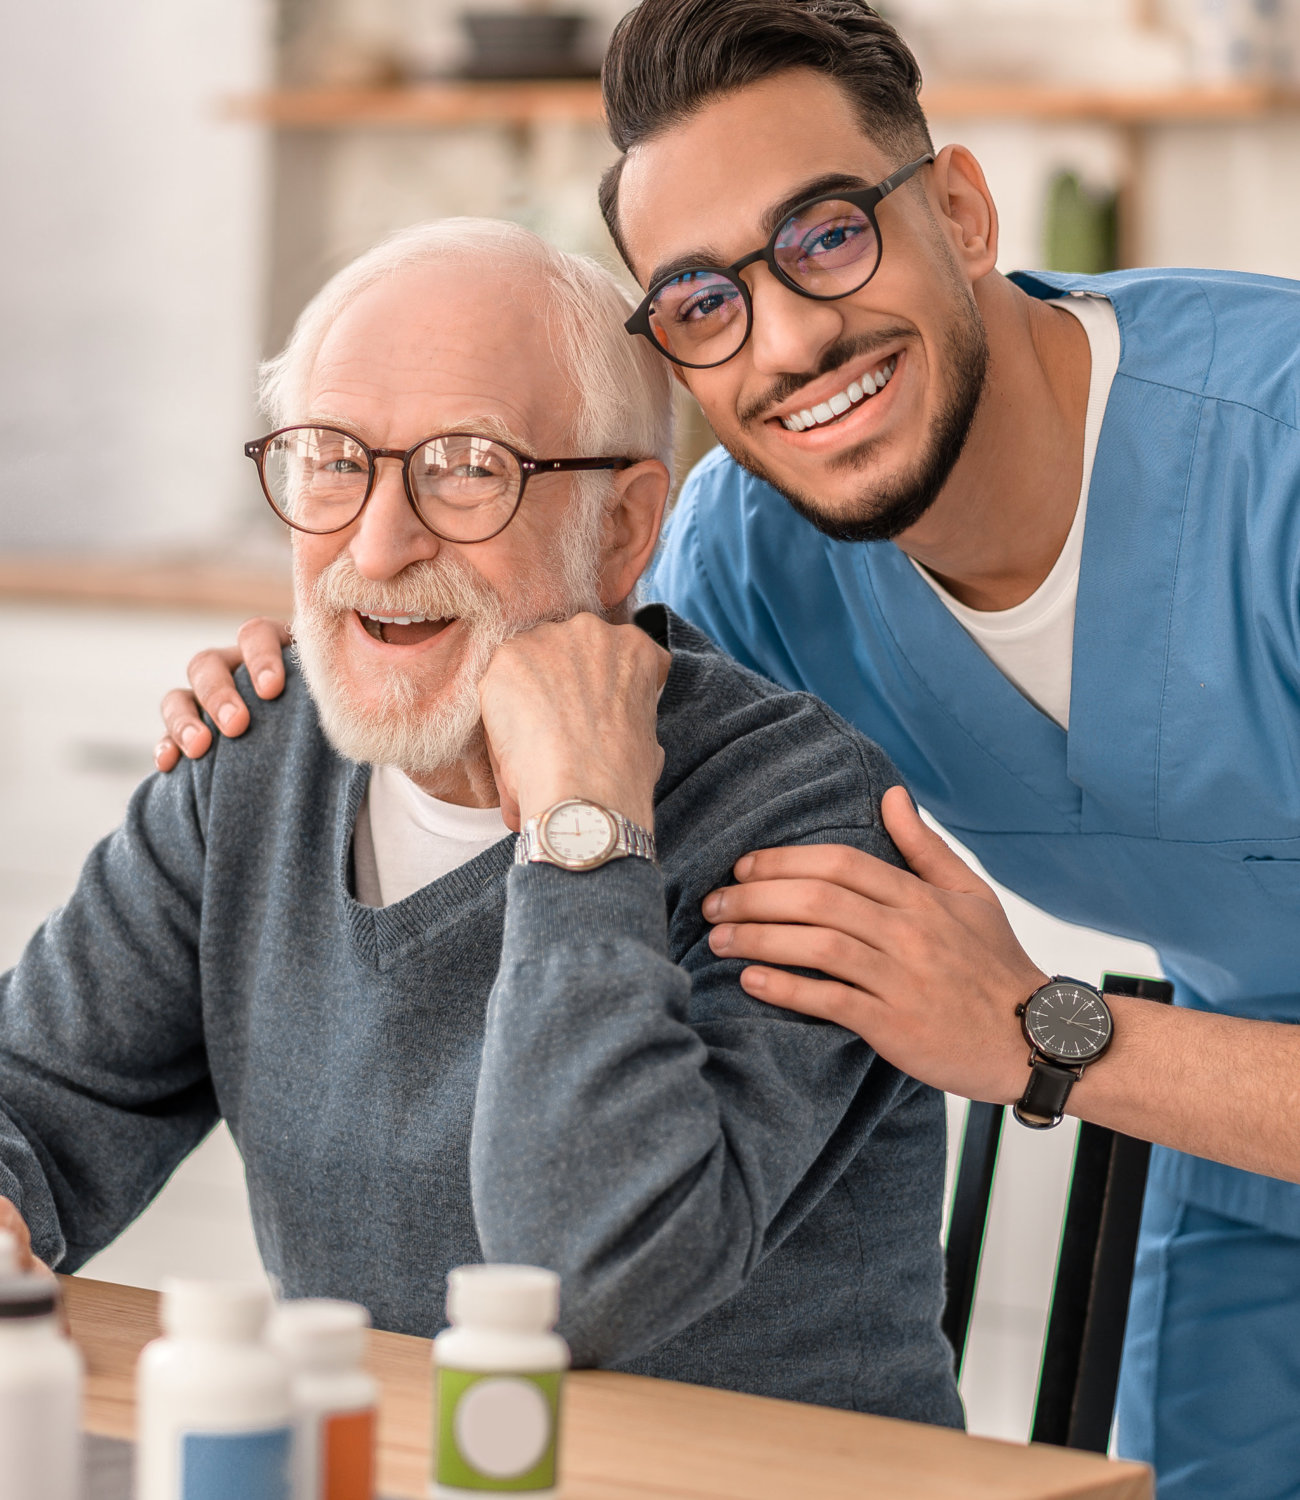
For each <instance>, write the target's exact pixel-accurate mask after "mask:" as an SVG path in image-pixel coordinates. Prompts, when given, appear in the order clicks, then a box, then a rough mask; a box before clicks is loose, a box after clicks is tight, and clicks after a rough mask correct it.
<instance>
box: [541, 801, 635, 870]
mask: <svg viewBox="0 0 1300 1500" xmlns="http://www.w3.org/2000/svg"><path fill="white" fill-rule="evenodd" d="M539 832H540V834H541V839H542V843H543V845H544V846H545V848H546V849H547V851H548V852H549V853H550V854H552V855H553V856H554V857H555V858H556V859H559V860H563V861H564V863H565V864H572V865H585V864H592V863H594V862H595V861H597V860H600V859H603V858H604V857H605V856H606V855H607V854H609V853H610V852H611V851H612V850H613V848H614V844H615V840H616V839H617V837H618V830H617V829H616V828H615V826H614V820H613V818H611V817H610V815H609V814H608V813H607V812H606V811H605V809H604V808H603V807H596V806H595V805H594V804H593V803H590V802H561V803H560V805H559V806H558V807H554V808H552V809H551V811H550V813H549V814H548V815H547V817H546V820H545V821H544V822H543V824H542V826H541V828H540V830H539Z"/></svg>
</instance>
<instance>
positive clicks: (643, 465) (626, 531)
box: [600, 458, 669, 611]
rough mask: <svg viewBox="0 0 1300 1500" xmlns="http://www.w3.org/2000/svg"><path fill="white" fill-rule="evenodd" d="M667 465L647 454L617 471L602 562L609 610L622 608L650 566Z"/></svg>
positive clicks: (660, 519) (603, 597)
mask: <svg viewBox="0 0 1300 1500" xmlns="http://www.w3.org/2000/svg"><path fill="white" fill-rule="evenodd" d="M668 486H669V477H668V470H667V469H666V468H665V467H664V465H663V464H661V463H660V462H659V460H658V459H657V458H647V459H643V460H642V461H641V462H640V463H636V464H633V465H632V467H631V468H629V469H620V470H617V471H616V472H615V474H614V498H613V499H612V500H611V501H610V503H609V507H608V510H607V511H606V514H605V535H604V541H603V546H602V557H601V565H600V600H601V603H602V604H603V605H604V606H605V609H606V611H612V610H615V609H617V608H618V606H619V605H620V604H622V603H623V601H624V600H625V599H626V598H627V597H628V595H629V594H630V593H631V592H632V590H633V589H634V588H635V587H636V581H637V579H638V578H640V576H641V575H642V573H644V572H645V570H646V569H647V568H648V567H649V566H650V559H651V558H652V557H653V556H654V550H655V544H656V543H657V542H658V540H659V528H660V526H661V525H662V524H663V519H664V506H665V505H666V504H667V502H668Z"/></svg>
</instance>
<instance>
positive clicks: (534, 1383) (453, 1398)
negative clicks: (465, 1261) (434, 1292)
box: [430, 1266, 569, 1500]
mask: <svg viewBox="0 0 1300 1500" xmlns="http://www.w3.org/2000/svg"><path fill="white" fill-rule="evenodd" d="M559 1311H560V1278H559V1277H558V1276H557V1275H556V1274H555V1272H554V1271H544V1270H542V1269H540V1268H539V1267H537V1266H458V1267H457V1268H456V1269H455V1270H454V1271H452V1272H451V1274H450V1275H449V1276H448V1277H447V1319H448V1321H449V1322H450V1324H451V1327H450V1328H447V1329H444V1330H443V1332H442V1333H440V1334H439V1335H438V1337H437V1338H436V1339H434V1341H433V1365H434V1396H433V1405H434V1410H433V1474H432V1478H431V1484H430V1494H432V1495H434V1496H436V1497H437V1500H475V1497H478V1496H482V1495H527V1496H529V1497H530V1500H550V1497H552V1496H553V1495H554V1494H555V1493H556V1488H555V1487H556V1476H555V1469H556V1449H557V1446H558V1438H559V1426H560V1386H561V1382H562V1381H563V1378H564V1372H565V1370H567V1369H568V1367H569V1347H568V1345H567V1344H566V1343H565V1342H564V1340H563V1339H562V1338H561V1337H560V1336H559V1334H558V1333H555V1332H554V1331H553V1330H554V1327H555V1320H556V1318H557V1317H558V1316H559Z"/></svg>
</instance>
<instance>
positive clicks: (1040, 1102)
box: [1012, 1057, 1083, 1130]
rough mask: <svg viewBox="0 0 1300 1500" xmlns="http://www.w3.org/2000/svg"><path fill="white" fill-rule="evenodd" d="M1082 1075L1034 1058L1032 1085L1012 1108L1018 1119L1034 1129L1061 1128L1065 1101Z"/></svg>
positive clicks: (1027, 1087) (1031, 1076)
mask: <svg viewBox="0 0 1300 1500" xmlns="http://www.w3.org/2000/svg"><path fill="white" fill-rule="evenodd" d="M1082 1072H1083V1069H1082V1068H1077V1067H1076V1068H1071V1067H1067V1066H1066V1065H1065V1064H1064V1063H1056V1062H1050V1061H1049V1060H1048V1059H1047V1058H1045V1057H1034V1058H1032V1059H1031V1061H1030V1064H1029V1083H1028V1085H1027V1086H1026V1088H1025V1091H1024V1093H1023V1094H1022V1095H1021V1096H1020V1098H1019V1099H1018V1100H1017V1101H1016V1103H1015V1104H1014V1105H1013V1106H1012V1109H1013V1112H1014V1113H1015V1117H1016V1119H1017V1120H1019V1121H1020V1123H1021V1124H1022V1125H1028V1126H1029V1128H1030V1130H1050V1129H1051V1128H1052V1126H1053V1125H1059V1124H1060V1123H1061V1116H1062V1115H1063V1114H1064V1113H1065V1101H1066V1100H1067V1099H1068V1098H1069V1097H1070V1090H1071V1089H1072V1088H1073V1087H1074V1086H1075V1084H1076V1083H1078V1081H1079V1075H1080V1074H1081V1073H1082Z"/></svg>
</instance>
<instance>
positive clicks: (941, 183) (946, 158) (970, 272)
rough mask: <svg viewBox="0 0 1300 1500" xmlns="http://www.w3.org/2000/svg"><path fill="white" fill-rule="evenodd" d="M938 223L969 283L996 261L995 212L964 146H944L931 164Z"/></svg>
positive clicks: (979, 171) (977, 167)
mask: <svg viewBox="0 0 1300 1500" xmlns="http://www.w3.org/2000/svg"><path fill="white" fill-rule="evenodd" d="M932 180H933V183H934V192H935V194H936V195H937V196H938V204H937V207H938V210H939V215H940V223H941V225H942V226H943V228H944V230H945V232H946V235H947V238H948V241H949V243H950V245H951V246H952V249H953V251H954V253H955V254H956V256H957V261H958V264H959V265H960V266H961V268H962V270H963V271H964V272H965V273H966V276H967V278H968V279H969V280H970V282H971V284H972V285H974V283H975V282H977V281H979V280H980V279H981V278H982V277H984V276H987V275H988V274H989V272H990V271H992V270H993V269H994V268H995V267H996V266H997V262H998V210H997V206H996V204H995V203H994V202H993V195H992V194H991V193H990V192H989V187H988V183H987V182H985V181H984V172H983V169H982V168H981V167H980V164H979V162H977V161H976V160H975V158H974V157H973V156H972V155H971V153H970V152H969V151H968V150H967V149H966V147H965V146H945V147H944V148H943V150H942V151H940V153H939V155H938V156H937V157H936V158H935V163H934V175H933V179H932Z"/></svg>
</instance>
